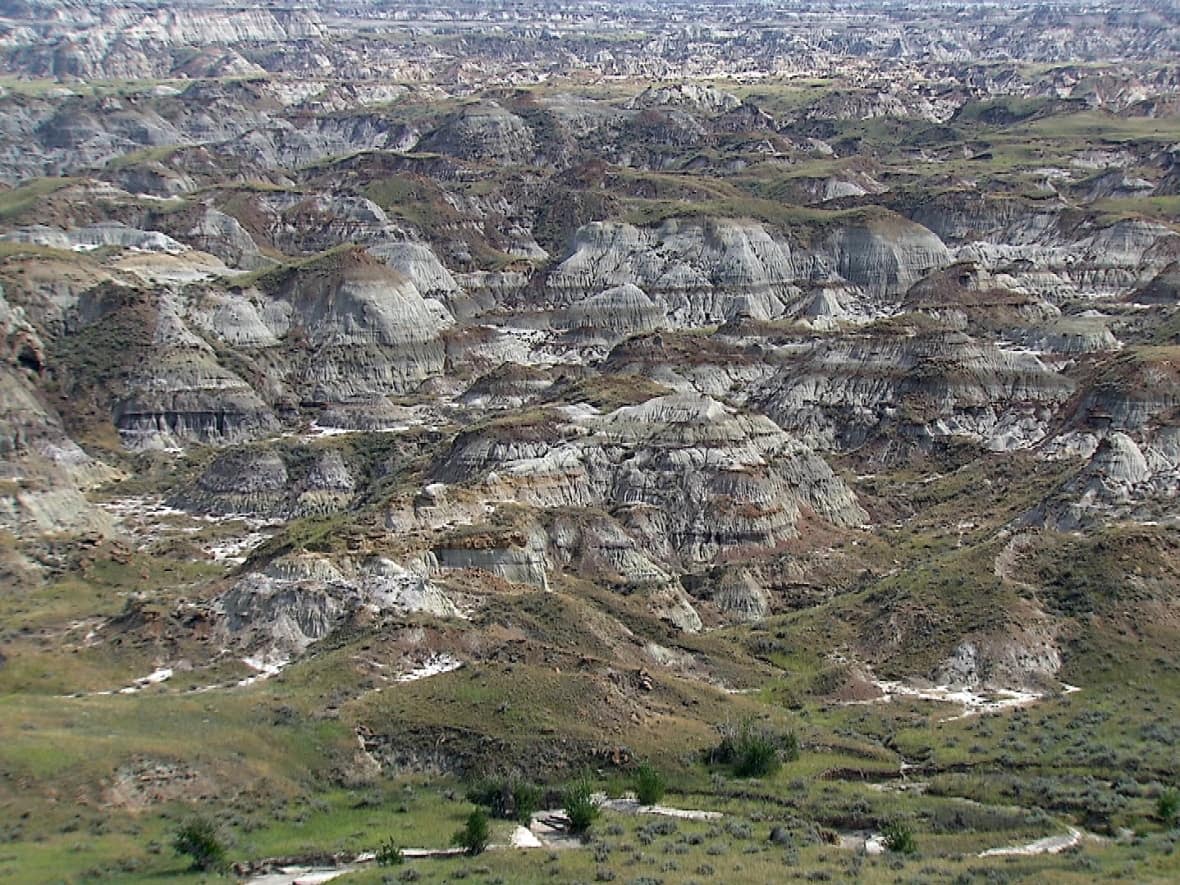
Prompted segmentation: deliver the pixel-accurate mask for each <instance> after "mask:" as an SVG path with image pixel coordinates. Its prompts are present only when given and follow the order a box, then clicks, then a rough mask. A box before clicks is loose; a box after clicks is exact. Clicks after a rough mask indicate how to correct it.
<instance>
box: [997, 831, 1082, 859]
mask: <svg viewBox="0 0 1180 885" xmlns="http://www.w3.org/2000/svg"><path fill="white" fill-rule="evenodd" d="M1084 835H1085V834H1084V833H1083V832H1082V831H1081V830H1079V829H1078V828H1077V827H1070V828H1069V832H1068V833H1066V834H1065V835H1064V836H1046V837H1045V838H1044V839H1037V841H1035V842H1029V843H1028V844H1027V845H1013V846H1009V847H1007V848H989V849H988V850H987V851H982V852H980V854H979V856H980V857H1005V856H1009V855H1022V856H1027V855H1033V854H1060V853H1061V852H1062V851H1065V850H1067V849H1069V848H1073V847H1074V846H1076V845H1080V844H1081V842H1082V838H1083V837H1084Z"/></svg>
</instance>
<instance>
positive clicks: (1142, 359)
mask: <svg viewBox="0 0 1180 885" xmlns="http://www.w3.org/2000/svg"><path fill="white" fill-rule="evenodd" d="M1173 350H1174V349H1173V348H1160V349H1158V350H1156V351H1147V352H1140V353H1134V352H1130V353H1124V354H1119V355H1118V356H1116V357H1114V358H1113V359H1111V360H1109V361H1107V362H1105V363H1103V364H1101V367H1100V368H1099V369H1098V371H1097V372H1096V373H1095V374H1094V375H1093V376H1092V377H1090V378H1088V379H1086V386H1085V388H1084V389H1083V391H1082V392H1081V394H1080V395H1079V396H1078V397H1076V398H1075V400H1074V401H1073V402H1072V403H1071V406H1072V408H1071V409H1069V410H1068V411H1066V412H1065V413H1064V415H1063V427H1062V432H1061V433H1059V434H1058V435H1057V436H1055V437H1053V438H1052V439H1050V440H1048V441H1046V443H1045V444H1044V445H1043V446H1042V451H1043V452H1044V454H1045V455H1046V456H1047V457H1050V458H1062V459H1077V458H1082V459H1085V463H1084V465H1083V466H1082V468H1081V469H1080V470H1079V471H1078V473H1077V474H1076V475H1074V476H1073V477H1072V478H1071V479H1069V480H1067V481H1066V482H1065V483H1063V484H1062V486H1061V487H1060V488H1059V489H1057V490H1056V491H1055V492H1054V493H1053V494H1052V495H1050V496H1049V497H1048V498H1047V499H1046V500H1045V501H1043V502H1042V503H1041V504H1040V505H1038V506H1037V507H1036V508H1034V509H1033V510H1032V511H1031V512H1030V513H1029V514H1027V515H1026V516H1025V517H1024V518H1023V523H1024V524H1029V525H1036V526H1048V527H1051V528H1055V529H1059V530H1062V531H1073V530H1076V529H1087V528H1092V527H1094V526H1096V525H1100V524H1102V523H1103V522H1106V521H1109V520H1111V519H1134V520H1139V521H1147V522H1159V521H1166V522H1171V521H1174V519H1175V496H1176V495H1177V493H1178V492H1180V386H1178V380H1177V379H1178V377H1180V376H1178V374H1177V361H1176V357H1175V354H1174V353H1173Z"/></svg>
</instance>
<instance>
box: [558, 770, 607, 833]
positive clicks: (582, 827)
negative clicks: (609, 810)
mask: <svg viewBox="0 0 1180 885" xmlns="http://www.w3.org/2000/svg"><path fill="white" fill-rule="evenodd" d="M592 792H593V791H592V790H591V788H590V782H589V781H588V780H585V779H582V780H579V781H574V783H572V784H570V785H569V786H568V787H566V790H565V793H563V794H562V805H563V806H564V807H565V813H566V816H567V817H569V821H570V832H571V833H574V834H575V835H581V834H582V833H585V832H586V831H588V830H589V829H590V825H591V824H593V823H594V821H595V820H596V819H597V818H598V814H599V809H598V806H597V805H596V804H595V803H594V799H593V797H592Z"/></svg>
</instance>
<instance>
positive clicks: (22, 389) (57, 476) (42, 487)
mask: <svg viewBox="0 0 1180 885" xmlns="http://www.w3.org/2000/svg"><path fill="white" fill-rule="evenodd" d="M46 360H47V353H46V347H45V345H44V343H43V342H42V340H41V338H40V336H39V335H38V333H37V330H36V329H35V328H34V327H33V325H32V324H31V323H30V322H29V321H28V319H27V318H26V315H25V311H24V310H23V309H22V308H20V307H14V306H13V305H11V304H9V302H8V300H7V299H6V298H5V296H4V293H3V291H2V290H0V482H2V486H3V490H2V491H0V529H3V530H5V531H7V532H11V533H13V534H14V535H15V536H16V537H18V538H21V537H36V536H39V535H43V534H52V535H74V534H110V533H111V532H112V530H113V527H112V524H111V522H110V520H109V519H108V518H107V517H106V515H105V514H103V513H102V511H100V510H99V509H98V508H96V507H94V506H93V505H92V504H91V503H90V502H89V501H87V500H86V498H85V496H84V495H83V493H82V492H83V490H85V489H88V488H90V487H93V486H95V485H97V484H99V483H101V482H103V481H105V480H107V479H110V478H111V477H112V476H113V475H114V471H111V470H110V469H109V468H107V467H106V466H105V465H103V464H102V463H101V462H98V461H95V460H94V459H92V458H90V456H88V455H87V454H86V453H85V452H83V451H82V449H80V448H79V447H78V446H77V444H75V443H74V442H73V441H72V440H71V439H69V437H68V436H67V435H66V432H65V430H64V428H63V426H62V422H61V418H60V417H59V416H58V415H57V413H56V412H55V411H54V410H53V409H52V408H51V407H50V406H49V405H48V404H47V403H46V402H45V401H44V400H43V398H42V397H41V396H40V395H39V393H38V389H37V387H38V383H39V382H40V380H41V374H42V373H43V372H44V371H45V370H46V368H47V365H46Z"/></svg>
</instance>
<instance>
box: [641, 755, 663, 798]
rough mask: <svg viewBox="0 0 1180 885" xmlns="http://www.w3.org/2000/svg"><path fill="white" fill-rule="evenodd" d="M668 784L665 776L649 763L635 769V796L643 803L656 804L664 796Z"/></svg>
mask: <svg viewBox="0 0 1180 885" xmlns="http://www.w3.org/2000/svg"><path fill="white" fill-rule="evenodd" d="M667 789H668V785H667V783H666V782H665V780H664V776H663V775H662V774H661V773H660V772H659V771H658V770H657V769H655V768H653V767H652V766H651V765H649V764H648V763H646V762H645V763H643V764H642V765H640V766H639V768H638V769H636V771H635V796H636V798H637V799H639V802H640V804H642V805H655V804H656V803H657V802H659V801H660V800H661V799H663V798H664V793H665V792H667Z"/></svg>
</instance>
